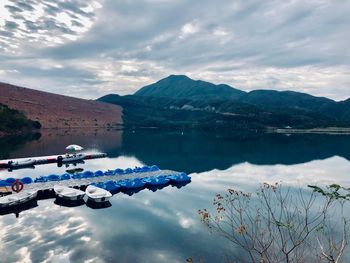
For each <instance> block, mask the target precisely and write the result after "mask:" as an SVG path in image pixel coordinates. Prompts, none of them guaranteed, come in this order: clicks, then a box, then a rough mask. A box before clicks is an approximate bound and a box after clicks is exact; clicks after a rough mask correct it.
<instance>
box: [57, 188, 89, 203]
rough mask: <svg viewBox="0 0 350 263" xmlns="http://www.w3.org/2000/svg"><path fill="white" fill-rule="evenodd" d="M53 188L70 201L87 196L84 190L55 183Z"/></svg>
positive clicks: (58, 194) (59, 195) (61, 196)
mask: <svg viewBox="0 0 350 263" xmlns="http://www.w3.org/2000/svg"><path fill="white" fill-rule="evenodd" d="M53 190H54V191H55V193H56V195H57V196H58V197H60V198H62V199H65V200H69V201H78V200H82V199H83V197H84V196H85V192H84V191H81V190H79V189H75V188H71V187H67V186H62V185H54V187H53Z"/></svg>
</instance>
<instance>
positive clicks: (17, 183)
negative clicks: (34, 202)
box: [11, 179, 24, 193]
mask: <svg viewBox="0 0 350 263" xmlns="http://www.w3.org/2000/svg"><path fill="white" fill-rule="evenodd" d="M23 187H24V185H23V183H22V182H21V181H20V180H19V179H16V181H15V182H14V183H13V184H12V186H11V188H12V191H14V192H16V193H19V192H21V191H22V190H23Z"/></svg>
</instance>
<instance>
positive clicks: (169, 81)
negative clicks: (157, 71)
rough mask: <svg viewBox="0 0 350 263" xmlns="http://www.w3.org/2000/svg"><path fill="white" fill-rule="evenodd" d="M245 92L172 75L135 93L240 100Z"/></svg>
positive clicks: (175, 97)
mask: <svg viewBox="0 0 350 263" xmlns="http://www.w3.org/2000/svg"><path fill="white" fill-rule="evenodd" d="M244 94H245V92H244V91H241V90H238V89H234V88H232V87H230V86H228V85H224V84H221V85H214V84H212V83H209V82H206V81H201V80H193V79H190V78H189V77H187V76H183V75H170V76H169V77H167V78H164V79H162V80H160V81H158V82H156V83H154V84H151V85H148V86H145V87H143V88H141V89H140V90H139V91H137V92H136V93H135V95H137V96H150V97H167V98H173V99H184V98H185V99H202V98H205V99H207V100H209V99H238V98H239V97H241V96H242V95H244Z"/></svg>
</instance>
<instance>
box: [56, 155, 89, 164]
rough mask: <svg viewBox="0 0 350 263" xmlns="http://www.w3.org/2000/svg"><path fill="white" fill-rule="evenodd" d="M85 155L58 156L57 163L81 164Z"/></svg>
mask: <svg viewBox="0 0 350 263" xmlns="http://www.w3.org/2000/svg"><path fill="white" fill-rule="evenodd" d="M84 157H85V156H84V154H82V153H80V154H72V155H65V156H58V157H57V162H58V163H74V162H80V161H83V160H84Z"/></svg>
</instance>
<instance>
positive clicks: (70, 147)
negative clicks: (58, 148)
mask: <svg viewBox="0 0 350 263" xmlns="http://www.w3.org/2000/svg"><path fill="white" fill-rule="evenodd" d="M82 149H84V148H83V147H81V146H79V145H76V144H71V145H68V146H67V147H66V151H71V152H77V151H81V150H82Z"/></svg>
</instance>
